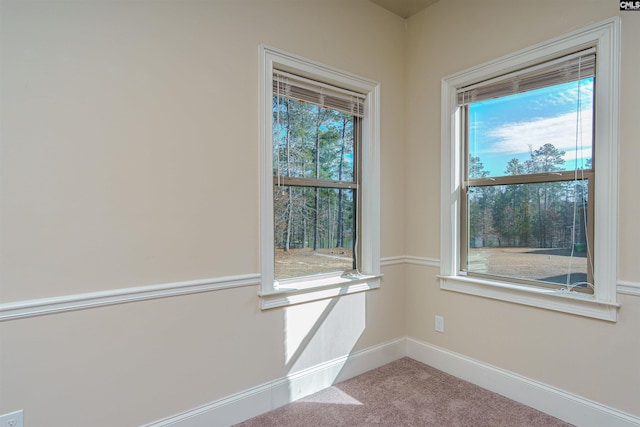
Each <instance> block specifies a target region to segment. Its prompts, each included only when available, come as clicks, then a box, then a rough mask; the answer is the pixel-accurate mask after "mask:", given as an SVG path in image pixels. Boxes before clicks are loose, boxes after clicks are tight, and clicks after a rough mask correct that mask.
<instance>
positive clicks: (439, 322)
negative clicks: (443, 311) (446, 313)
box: [436, 316, 444, 333]
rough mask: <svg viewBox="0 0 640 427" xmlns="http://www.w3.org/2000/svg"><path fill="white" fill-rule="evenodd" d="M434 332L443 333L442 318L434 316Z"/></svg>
mask: <svg viewBox="0 0 640 427" xmlns="http://www.w3.org/2000/svg"><path fill="white" fill-rule="evenodd" d="M436 331H437V332H442V333H444V317H442V316H436Z"/></svg>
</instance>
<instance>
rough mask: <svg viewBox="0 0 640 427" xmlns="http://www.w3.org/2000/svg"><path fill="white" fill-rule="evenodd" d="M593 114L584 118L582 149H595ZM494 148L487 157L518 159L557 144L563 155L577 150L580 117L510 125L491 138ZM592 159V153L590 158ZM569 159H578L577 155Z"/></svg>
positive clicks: (584, 114)
mask: <svg viewBox="0 0 640 427" xmlns="http://www.w3.org/2000/svg"><path fill="white" fill-rule="evenodd" d="M591 128H592V115H591V110H583V111H582V114H581V123H580V129H581V131H580V132H579V134H578V144H577V145H578V147H579V148H578V149H579V150H580V149H581V147H585V146H587V147H589V146H591ZM489 137H490V140H493V141H496V142H493V143H491V142H489V144H490V146H489V147H488V148H487V149H485V150H483V151H484V152H485V153H496V154H509V155H517V154H522V153H528V152H529V147H530V146H531V148H532V149H534V150H535V149H538V148H540V147H541V146H543V145H544V144H553V145H554V146H555V147H556V148H557V149H559V150H562V151H567V152H569V151H574V152H575V150H576V114H575V113H567V114H562V115H560V116H556V117H550V118H543V119H536V120H532V121H528V122H520V123H507V124H505V125H502V126H500V127H498V128H496V129H494V130H493V131H491V132H490V134H489ZM587 157H591V154H590V151H589V156H587ZM569 158H571V159H573V158H575V153H574V155H573V156H570V157H569Z"/></svg>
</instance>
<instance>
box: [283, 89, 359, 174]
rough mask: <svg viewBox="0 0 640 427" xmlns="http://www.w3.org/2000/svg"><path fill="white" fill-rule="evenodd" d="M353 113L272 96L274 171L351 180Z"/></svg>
mask: <svg viewBox="0 0 640 427" xmlns="http://www.w3.org/2000/svg"><path fill="white" fill-rule="evenodd" d="M353 162H354V117H353V116H351V115H348V114H345V113H341V112H339V111H336V110H332V109H329V108H322V107H318V106H316V105H313V104H309V103H305V102H301V101H294V100H291V99H288V98H283V97H277V96H274V97H273V174H274V175H280V176H284V177H292V178H317V179H326V180H332V181H349V182H352V181H354V179H353V177H354V175H353V173H354V172H353V164H354V163H353Z"/></svg>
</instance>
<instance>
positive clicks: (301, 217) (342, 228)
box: [274, 185, 356, 280]
mask: <svg viewBox="0 0 640 427" xmlns="http://www.w3.org/2000/svg"><path fill="white" fill-rule="evenodd" d="M355 197H356V191H355V190H347V189H337V188H314V187H293V186H291V187H289V186H277V185H276V186H275V188H274V224H275V230H274V231H275V233H274V234H275V279H276V280H282V279H287V278H292V277H299V276H309V275H314V274H319V273H328V272H333V271H345V270H353V269H354V268H355V258H354V250H353V249H354V246H355V241H354V236H355V235H356V234H355V224H356V221H355V217H356V215H355V212H356V203H355V200H356V199H355Z"/></svg>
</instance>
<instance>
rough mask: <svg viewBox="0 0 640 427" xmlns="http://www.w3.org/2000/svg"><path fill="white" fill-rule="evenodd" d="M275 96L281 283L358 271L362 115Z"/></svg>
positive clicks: (277, 258)
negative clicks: (289, 280) (358, 205)
mask: <svg viewBox="0 0 640 427" xmlns="http://www.w3.org/2000/svg"><path fill="white" fill-rule="evenodd" d="M276 84H279V83H278V82H274V85H276ZM283 84H284V83H283ZM274 93H276V94H275V95H274V97H273V188H274V198H273V201H274V202H273V203H274V244H275V257H274V258H275V260H274V262H275V274H274V276H275V280H276V281H280V280H283V279H290V278H294V277H301V276H310V275H317V274H321V273H329V272H343V271H350V270H353V269H355V268H356V255H355V245H356V235H357V233H356V224H357V202H358V170H357V164H358V162H357V156H358V144H357V141H358V134H359V124H360V118H359V117H357V116H356V115H351V114H347V113H345V112H343V111H339V110H338V109H334V108H331V107H327V106H325V105H323V103H322V102H318V103H313V102H308V101H302V100H299V99H297V97H287V96H286V91H284V90H280V91H278V90H275V88H274ZM321 101H322V100H321Z"/></svg>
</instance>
